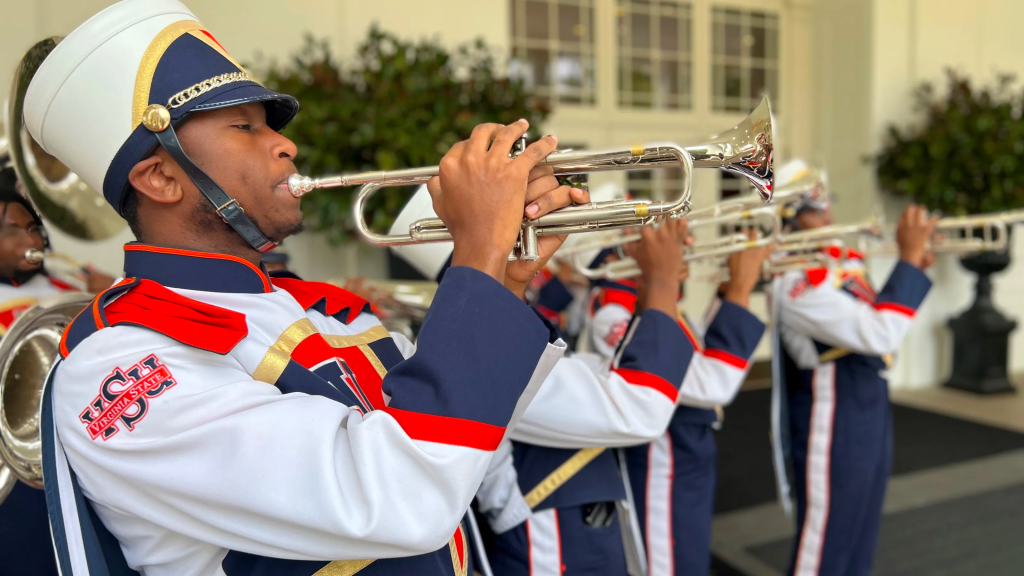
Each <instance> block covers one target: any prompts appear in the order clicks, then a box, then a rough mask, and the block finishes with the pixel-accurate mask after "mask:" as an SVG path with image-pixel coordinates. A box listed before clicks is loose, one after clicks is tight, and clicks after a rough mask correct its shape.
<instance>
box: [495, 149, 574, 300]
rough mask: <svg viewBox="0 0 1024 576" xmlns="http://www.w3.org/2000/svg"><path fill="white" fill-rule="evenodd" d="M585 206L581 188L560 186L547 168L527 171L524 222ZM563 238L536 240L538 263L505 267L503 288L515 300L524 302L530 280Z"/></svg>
mask: <svg viewBox="0 0 1024 576" xmlns="http://www.w3.org/2000/svg"><path fill="white" fill-rule="evenodd" d="M588 202H590V193H589V192H587V191H586V190H584V189H582V188H573V187H572V186H565V185H562V184H561V183H560V182H559V181H558V178H556V177H555V175H554V170H553V169H552V168H551V167H550V166H536V167H534V169H533V170H531V171H530V182H529V184H527V185H526V204H527V205H526V209H525V212H524V214H525V216H526V218H529V219H531V220H534V219H537V218H540V217H541V216H543V215H545V214H547V213H549V212H551V211H553V210H557V209H559V208H564V207H566V206H569V205H572V204H586V203H588ZM567 237H568V236H567V235H564V234H563V235H561V236H541V237H539V238H538V240H537V250H538V252H539V254H540V258H539V259H538V260H524V259H522V258H520V259H518V260H516V261H514V262H509V263H508V264H507V266H506V267H505V287H506V288H508V289H509V290H511V291H512V293H513V294H515V295H516V296H518V297H519V298H524V297H525V295H526V287H527V286H529V284H530V280H532V279H533V277H534V276H536V275H537V272H539V271H540V269H541V268H543V267H544V266H545V265H546V264H547V262H548V260H549V259H550V258H551V256H552V255H554V253H555V250H558V248H559V247H560V246H561V245H562V243H563V242H565V239H566V238H567Z"/></svg>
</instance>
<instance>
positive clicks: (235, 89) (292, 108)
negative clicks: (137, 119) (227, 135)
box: [172, 82, 299, 130]
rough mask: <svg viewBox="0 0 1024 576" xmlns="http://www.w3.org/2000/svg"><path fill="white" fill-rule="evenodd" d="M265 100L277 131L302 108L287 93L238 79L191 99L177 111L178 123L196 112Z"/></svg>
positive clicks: (175, 115) (271, 122)
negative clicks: (280, 92)
mask: <svg viewBox="0 0 1024 576" xmlns="http://www.w3.org/2000/svg"><path fill="white" fill-rule="evenodd" d="M255 102H262V103H263V104H264V106H266V109H267V126H270V128H271V129H273V130H281V129H282V128H284V127H285V126H287V125H288V123H289V122H291V120H292V118H294V117H295V114H297V113H298V111H299V101H298V100H296V99H295V97H293V96H289V95H287V94H278V93H277V92H274V91H273V90H269V89H267V88H265V87H263V86H260V85H259V84H257V83H255V82H237V83H232V84H225V85H224V86H220V87H217V88H215V89H213V90H211V91H209V92H207V93H206V94H203V95H202V96H199V97H197V98H195V99H193V100H192V101H190V102H188V103H187V104H186V105H185V106H183V107H182V108H181V109H179V110H175V111H174V112H177V114H173V113H172V116H173V117H174V123H175V125H177V124H178V123H179V122H181V121H182V120H183V119H185V118H186V117H188V116H189V115H190V114H192V113H193V112H202V111H206V110H218V109H221V108H230V107H232V106H241V105H243V104H252V103H255Z"/></svg>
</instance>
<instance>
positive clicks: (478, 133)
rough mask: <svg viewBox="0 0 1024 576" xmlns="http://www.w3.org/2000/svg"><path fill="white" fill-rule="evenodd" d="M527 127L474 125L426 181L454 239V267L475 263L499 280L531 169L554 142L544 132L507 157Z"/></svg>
mask: <svg viewBox="0 0 1024 576" xmlns="http://www.w3.org/2000/svg"><path fill="white" fill-rule="evenodd" d="M527 128H529V123H527V122H526V120H519V121H518V122H513V123H512V124H509V125H508V126H501V125H500V124H481V125H479V126H477V127H476V128H474V129H473V134H472V136H470V138H469V140H465V141H462V142H459V143H457V144H455V145H454V146H452V148H451V150H449V151H448V153H447V154H445V156H444V158H443V159H442V160H441V164H440V169H439V174H438V176H435V177H433V178H431V179H430V181H429V182H428V183H427V188H428V190H429V191H430V196H431V198H432V199H433V206H434V211H435V212H436V213H437V215H438V216H439V217H440V218H441V220H442V221H443V222H444V224H445V226H446V227H447V228H448V231H449V232H450V233H451V236H452V239H453V240H454V242H455V248H454V252H453V254H452V265H453V266H469V267H472V268H476V269H478V270H480V271H482V272H484V273H486V274H488V275H490V276H492V277H493V278H495V279H496V280H498V281H499V282H504V280H505V269H506V264H507V263H508V256H509V254H510V253H511V252H512V248H513V247H514V246H515V243H516V240H517V239H518V237H519V230H520V228H521V226H522V222H523V211H524V206H525V205H526V188H527V184H528V182H529V174H530V171H531V170H532V169H533V168H534V167H535V166H536V165H537V163H538V162H540V161H541V160H543V159H544V158H545V157H546V156H547V155H548V154H550V153H551V152H552V151H553V150H554V149H555V146H556V145H557V140H556V139H555V137H554V136H546V137H544V138H541V139H540V140H539V141H537V142H534V143H533V144H531V145H530V146H528V147H527V148H526V150H524V151H523V153H522V154H520V155H519V156H517V157H516V158H510V157H509V153H510V152H511V150H512V146H513V144H515V142H516V140H518V139H519V137H520V136H522V135H523V134H525V133H526V130H527Z"/></svg>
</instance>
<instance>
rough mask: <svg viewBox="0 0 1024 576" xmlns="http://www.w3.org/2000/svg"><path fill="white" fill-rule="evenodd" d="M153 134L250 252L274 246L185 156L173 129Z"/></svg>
mask: <svg viewBox="0 0 1024 576" xmlns="http://www.w3.org/2000/svg"><path fill="white" fill-rule="evenodd" d="M153 134H155V135H156V139H157V140H158V141H159V142H160V145H161V146H163V147H164V150H166V151H167V153H168V154H170V156H171V158H174V161H175V162H177V163H178V166H181V169H182V170H184V171H185V174H188V177H189V178H190V179H191V180H192V182H193V183H195V185H196V187H197V188H199V191H200V192H202V193H203V196H206V199H207V200H209V201H210V203H211V204H213V206H214V208H216V210H217V214H218V215H219V216H220V217H221V218H222V219H223V220H224V221H225V222H227V224H228V226H231V228H232V229H234V231H235V232H237V233H238V235H239V236H241V237H242V238H245V241H246V242H248V243H249V246H252V248H253V250H256V251H258V252H266V251H267V250H270V249H272V248H274V247H275V246H277V244H275V243H274V242H272V241H271V240H270V239H269V238H267V237H266V236H265V235H264V234H263V232H260V229H259V228H258V227H257V226H256V224H255V223H254V222H253V221H252V220H250V219H249V217H248V216H246V215H245V211H244V210H242V207H241V206H239V205H238V201H236V200H235V199H234V198H232V197H231V196H228V195H227V193H226V192H224V189H223V188H221V187H220V185H219V184H217V183H216V182H214V180H213V178H210V177H209V176H208V175H207V174H206V172H203V171H202V169H200V168H199V166H196V164H195V162H192V159H191V158H189V157H188V155H187V154H185V150H183V149H182V147H181V142H179V141H178V135H177V134H175V133H174V127H173V126H167V128H166V129H164V130H161V131H159V132H153Z"/></svg>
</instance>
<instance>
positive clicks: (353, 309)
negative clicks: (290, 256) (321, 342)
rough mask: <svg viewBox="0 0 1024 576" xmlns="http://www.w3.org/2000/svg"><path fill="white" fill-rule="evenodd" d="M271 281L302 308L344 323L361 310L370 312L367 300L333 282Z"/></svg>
mask: <svg viewBox="0 0 1024 576" xmlns="http://www.w3.org/2000/svg"><path fill="white" fill-rule="evenodd" d="M272 281H273V283H274V286H277V287H278V288H280V289H281V290H284V291H285V292H287V293H289V294H291V295H292V298H295V301H296V302H298V303H299V305H300V306H302V308H303V309H305V310H310V309H312V310H316V311H317V312H319V313H321V314H323V315H324V316H331V317H333V318H336V319H337V320H339V321H340V322H344V323H345V324H348V323H350V322H352V321H353V320H355V319H356V317H357V316H359V315H360V314H362V313H363V312H367V313H372V310H371V308H370V303H369V302H367V301H366V300H364V299H363V298H360V297H359V296H356V295H355V294H353V293H351V292H349V291H348V290H345V289H343V288H339V287H337V286H335V285H334V284H328V283H326V282H307V281H305V280H296V279H294V278H273V279H272Z"/></svg>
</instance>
